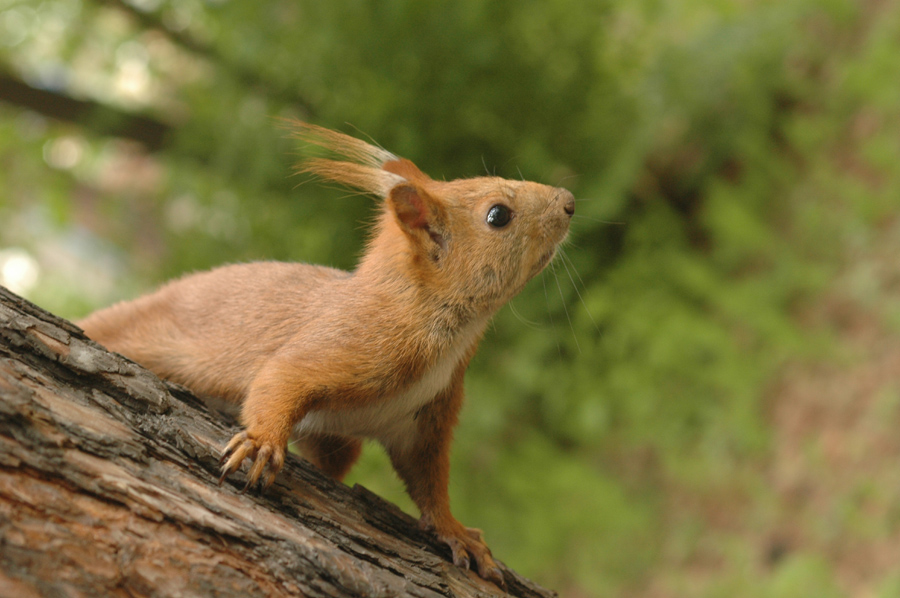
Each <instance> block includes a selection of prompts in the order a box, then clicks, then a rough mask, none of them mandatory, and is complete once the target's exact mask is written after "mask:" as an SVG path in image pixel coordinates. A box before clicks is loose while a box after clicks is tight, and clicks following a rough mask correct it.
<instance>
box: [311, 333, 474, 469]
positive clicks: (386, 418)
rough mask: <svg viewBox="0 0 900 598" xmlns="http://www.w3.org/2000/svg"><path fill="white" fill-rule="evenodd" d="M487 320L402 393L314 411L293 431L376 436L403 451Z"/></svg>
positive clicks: (458, 340) (460, 336) (458, 342)
mask: <svg viewBox="0 0 900 598" xmlns="http://www.w3.org/2000/svg"><path fill="white" fill-rule="evenodd" d="M485 324H486V322H474V323H472V324H469V325H468V326H467V327H466V328H464V329H463V330H462V331H460V333H459V335H458V336H457V338H456V341H455V342H454V344H453V345H452V346H451V347H450V349H449V350H448V351H447V352H446V353H445V354H444V355H443V357H441V358H440V359H439V360H438V362H437V363H436V364H435V365H434V366H432V368H431V369H429V370H428V371H427V372H425V374H424V375H423V376H422V377H421V378H420V379H419V380H418V381H417V382H415V383H414V384H412V385H411V386H410V387H409V388H407V389H406V390H404V391H403V392H401V393H399V394H397V395H394V396H391V397H384V400H382V401H379V402H378V403H377V404H375V405H370V406H367V407H363V408H360V409H345V410H341V411H312V412H310V413H309V414H307V415H306V417H304V418H303V420H302V421H301V422H300V423H298V424H297V425H296V426H295V427H294V433H295V434H296V435H297V436H299V437H302V436H303V435H305V434H310V433H312V434H316V433H319V434H336V435H340V436H353V437H357V438H374V439H376V440H378V441H379V442H381V443H382V444H383V445H384V446H386V447H390V448H391V449H393V450H399V451H401V452H402V451H403V450H405V449H406V448H408V447H409V446H410V445H411V444H412V442H413V440H414V439H415V436H416V427H415V426H416V420H415V417H416V412H417V411H418V410H419V409H420V408H421V407H422V406H424V405H426V404H428V403H430V402H431V401H433V400H434V399H435V397H437V395H438V394H439V393H440V392H441V391H443V390H444V389H446V388H447V387H448V386H449V385H450V380H451V378H452V376H453V373H454V372H455V371H456V368H457V366H459V363H460V361H461V360H462V359H463V357H464V356H465V354H466V352H467V351H468V350H469V349H470V348H471V346H472V344H473V343H474V342H476V341H477V339H478V337H479V335H480V334H481V331H482V330H483V328H484V325H485Z"/></svg>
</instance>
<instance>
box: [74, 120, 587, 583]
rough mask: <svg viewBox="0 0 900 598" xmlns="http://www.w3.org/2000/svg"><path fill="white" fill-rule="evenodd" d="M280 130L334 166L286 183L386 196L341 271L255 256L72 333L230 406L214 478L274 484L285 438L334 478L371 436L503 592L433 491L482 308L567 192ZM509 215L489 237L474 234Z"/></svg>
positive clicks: (521, 267) (515, 279)
mask: <svg viewBox="0 0 900 598" xmlns="http://www.w3.org/2000/svg"><path fill="white" fill-rule="evenodd" d="M292 127H293V128H294V133H295V135H296V136H297V137H298V138H299V139H301V140H304V141H306V142H307V143H310V144H312V145H317V146H320V147H322V148H324V149H326V150H328V151H330V152H331V153H333V154H335V155H337V156H338V157H341V158H344V159H345V160H334V159H327V158H321V157H318V158H313V159H311V160H308V161H307V162H305V163H304V164H303V165H302V166H301V167H300V171H302V172H308V173H312V174H315V175H316V176H318V177H321V178H323V179H327V180H331V181H335V182H338V183H340V184H344V185H349V186H352V187H355V188H357V189H361V190H363V191H367V192H370V193H373V194H375V195H377V196H379V197H380V198H382V199H383V202H382V209H381V214H380V216H379V218H378V221H377V223H376V225H375V230H374V232H373V235H372V237H371V240H370V242H369V244H368V246H367V249H366V251H365V254H364V255H363V257H362V259H361V261H360V263H359V265H358V267H357V268H356V270H355V271H353V272H352V273H351V272H343V271H340V270H335V269H332V268H325V267H323V266H314V265H309V264H287V263H279V262H258V263H252V264H240V265H231V266H223V267H220V268H217V269H215V270H212V271H209V272H203V273H199V274H193V275H189V276H186V277H184V278H181V279H179V280H176V281H173V282H170V283H168V284H167V285H165V286H163V287H162V288H160V289H159V290H158V291H156V292H155V293H151V294H150V295H146V296H143V297H139V298H138V299H135V300H133V301H130V302H125V303H120V304H117V305H113V306H112V307H109V308H107V309H104V310H100V311H98V312H96V313H94V314H92V315H91V316H89V317H88V318H86V319H85V320H83V321H82V322H80V324H81V326H82V327H83V328H84V329H85V331H86V332H87V334H88V335H89V336H90V337H91V338H93V339H95V340H97V341H98V342H101V343H103V344H105V345H106V346H107V347H109V348H110V349H112V350H115V351H118V352H120V353H122V354H124V355H126V356H127V357H130V358H132V359H134V360H135V361H137V362H139V363H142V364H144V365H145V366H147V367H148V368H150V369H151V370H153V371H154V372H156V373H157V374H158V375H160V376H163V377H166V378H169V379H171V380H174V381H176V382H179V383H181V384H184V385H186V386H188V387H189V388H191V389H192V390H194V391H195V392H196V393H197V394H199V395H201V396H208V397H214V398H218V399H224V400H225V401H230V402H232V403H240V404H241V420H242V423H243V425H244V428H245V429H244V431H243V432H241V433H239V434H237V435H235V437H234V438H233V439H232V440H231V442H230V443H229V444H228V446H227V447H226V449H225V452H224V457H223V459H224V460H225V465H224V467H223V477H225V476H226V475H229V474H232V473H233V472H235V471H236V470H237V469H238V467H239V466H240V465H241V463H242V462H243V461H244V460H246V459H248V458H251V459H253V461H254V462H253V465H252V467H251V469H250V471H249V473H248V484H253V483H261V484H263V485H264V486H267V485H269V484H271V483H272V482H273V481H274V479H275V476H276V474H277V473H278V470H279V469H280V468H281V467H282V464H283V462H284V454H285V450H286V447H287V443H288V440H289V439H290V438H291V436H292V435H293V436H294V437H295V438H298V440H299V444H300V446H301V448H302V449H303V451H304V454H305V455H306V456H308V457H309V458H310V459H311V460H312V461H313V463H315V464H316V465H317V466H319V467H320V468H321V469H322V470H323V471H325V472H326V473H327V474H329V475H331V476H333V477H335V478H337V479H341V478H342V477H343V476H344V475H345V474H346V472H347V471H348V470H349V469H350V467H351V466H352V465H353V463H354V461H355V460H356V458H357V457H358V455H359V448H360V440H361V439H362V438H374V439H376V440H377V441H379V442H380V443H381V444H382V445H384V447H385V448H386V450H387V452H388V454H389V455H390V457H391V461H392V463H393V465H394V468H395V469H396V471H397V472H398V474H399V475H400V477H401V478H402V479H403V481H404V483H405V484H406V487H407V490H408V491H409V494H410V496H411V497H412V499H413V500H414V501H415V503H416V505H417V506H418V507H419V509H420V511H421V513H422V519H421V521H422V524H423V525H424V526H426V527H429V528H432V529H434V531H435V533H436V534H437V535H438V537H440V538H441V539H442V540H443V541H444V542H446V543H447V544H448V545H449V546H450V547H451V549H452V551H453V560H454V562H455V563H456V564H457V565H460V566H468V565H469V563H470V559H471V560H474V565H475V568H477V570H478V573H479V574H480V575H481V576H482V577H484V578H485V579H489V580H491V581H494V582H496V583H498V584H501V585H502V584H503V578H502V575H501V573H500V570H499V568H498V567H497V566H496V564H495V563H494V561H493V559H492V558H491V554H490V551H489V550H488V548H487V546H486V544H485V543H484V540H483V539H482V538H481V535H480V532H478V531H477V530H472V529H468V528H465V527H463V526H462V525H461V524H460V523H459V522H458V521H457V520H456V519H455V518H454V517H453V515H452V514H451V512H450V505H449V497H448V494H447V485H448V479H449V452H450V444H451V439H452V434H453V428H454V426H455V425H456V422H457V414H458V412H459V409H460V407H461V405H462V402H463V378H464V375H465V371H466V367H467V366H468V363H469V360H470V359H471V357H472V356H473V355H474V353H475V350H476V348H477V346H478V342H479V340H480V338H481V335H482V334H483V332H484V329H485V327H486V326H487V323H488V321H489V320H490V318H491V316H492V315H493V313H494V312H495V311H496V310H497V309H499V308H500V307H501V306H502V305H503V304H504V303H506V302H507V301H508V300H509V299H510V298H511V297H512V296H514V295H515V294H516V293H518V291H519V290H520V289H521V288H522V287H523V286H524V285H525V283H526V282H528V280H530V279H531V278H532V277H533V276H534V275H535V274H537V273H538V272H539V271H540V270H541V269H542V268H543V267H544V266H545V265H546V264H547V263H548V261H549V260H550V259H551V258H552V256H553V254H554V252H555V250H556V247H557V245H558V244H559V243H560V242H561V241H562V240H563V238H564V237H565V235H566V233H567V231H568V226H569V220H570V218H571V215H572V213H573V212H574V206H575V204H574V200H573V198H572V195H571V193H569V192H568V191H565V190H564V189H556V188H552V187H548V186H545V185H540V184H537V183H531V182H526V181H510V180H505V179H500V178H497V177H479V178H473V179H462V180H456V181H449V182H444V181H435V180H432V179H431V178H429V177H428V176H427V175H425V174H424V173H422V172H421V171H420V170H419V169H418V168H417V167H416V166H415V165H414V164H413V163H412V162H410V161H409V160H405V159H403V158H399V157H397V156H395V155H393V154H391V153H390V152H388V151H386V150H384V149H381V148H377V147H374V146H372V145H370V144H368V143H365V142H363V141H360V140H358V139H354V138H352V137H349V136H346V135H343V134H341V133H338V132H335V131H330V130H328V129H324V128H322V127H317V126H314V125H309V124H305V123H296V122H295V123H292ZM497 206H502V207H503V208H504V209H508V210H509V212H508V213H509V214H510V218H509V220H508V223H507V224H506V225H505V226H502V227H496V226H492V225H491V224H490V223H489V222H488V216H487V215H488V213H489V212H490V211H491V210H492V209H493V208H495V207H497Z"/></svg>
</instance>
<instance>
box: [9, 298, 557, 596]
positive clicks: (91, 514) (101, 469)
mask: <svg viewBox="0 0 900 598" xmlns="http://www.w3.org/2000/svg"><path fill="white" fill-rule="evenodd" d="M233 432H234V427H233V423H229V422H227V421H225V420H224V419H223V417H222V416H221V415H220V414H218V413H211V412H210V411H209V410H208V409H207V407H206V406H205V405H203V404H202V403H201V402H200V401H199V400H197V399H196V398H194V397H193V396H192V395H191V394H190V393H189V392H187V391H185V390H184V389H182V388H180V387H178V386H175V385H172V384H170V383H167V382H164V381H161V380H159V379H158V378H156V377H155V376H154V375H153V374H151V373H150V372H148V371H147V370H145V369H143V368H141V367H140V366H138V365H136V364H134V363H132V362H130V361H128V360H127V359H125V358H123V357H121V356H119V355H116V354H112V353H109V352H107V351H105V350H104V349H103V348H102V347H100V346H99V345H97V344H95V343H93V342H92V341H90V340H88V339H87V338H86V337H85V336H84V334H83V333H82V332H81V330H79V329H78V328H77V327H76V326H74V325H73V324H71V323H69V322H66V321H65V320H61V319H59V318H56V317H55V316H53V315H51V314H49V313H47V312H44V311H43V310H41V309H40V308H38V307H36V306H34V305H32V304H30V303H28V302H27V301H24V300H22V299H20V298H18V297H16V296H15V295H13V294H12V293H10V292H8V291H7V290H6V289H4V288H2V287H0V596H16V597H22V598H27V597H31V596H48V597H49V596H166V597H175V596H242V597H244V596H247V597H255V596H421V597H437V596H476V595H477V596H490V595H501V594H502V592H501V591H500V590H499V589H497V588H496V586H494V585H493V584H489V583H487V582H485V581H483V580H481V579H479V578H478V577H476V576H475V575H474V574H472V573H470V572H467V571H462V570H460V569H458V568H457V567H454V566H453V564H452V563H451V562H449V560H448V559H449V556H450V555H449V550H447V549H446V548H445V547H444V546H442V545H440V544H439V543H437V542H436V540H435V539H434V537H433V536H432V535H430V534H428V533H425V532H422V531H420V530H418V529H417V527H416V523H415V521H414V520H413V519H412V518H411V517H409V516H408V515H405V514H404V513H402V512H401V511H399V510H398V509H397V508H396V507H394V506H393V505H391V504H389V503H386V502H385V501H383V500H381V499H380V498H378V497H377V496H375V495H373V494H371V493H370V492H368V491H367V490H365V489H364V488H362V487H359V486H357V487H354V488H352V489H351V488H348V487H346V486H344V485H342V484H338V483H335V482H333V481H332V480H330V479H329V478H327V477H325V476H323V475H322V474H320V473H319V472H318V471H317V470H315V468H313V467H312V466H311V465H309V464H307V463H306V462H305V461H302V460H300V459H298V458H295V457H294V456H289V458H288V460H287V464H286V465H285V468H284V470H283V471H282V472H281V474H280V475H279V479H278V481H277V482H276V484H275V485H274V486H273V487H272V488H270V489H269V491H268V492H267V493H266V494H265V495H264V496H258V495H251V494H240V492H239V490H240V488H241V480H240V476H236V478H237V479H235V480H234V481H229V482H226V483H225V484H224V485H222V486H219V485H218V484H217V479H218V458H219V454H220V450H221V448H222V447H223V446H224V445H225V443H226V442H227V440H228V439H229V438H230V437H231V435H232V434H233ZM504 576H505V578H506V582H507V584H508V585H509V590H510V593H511V594H512V595H515V596H528V597H537V596H552V595H553V593H552V592H550V591H548V590H545V589H542V588H540V587H538V586H536V585H535V584H533V583H531V582H530V581H528V580H526V579H524V578H522V577H521V576H519V575H518V574H516V573H515V572H513V571H511V570H508V569H505V570H504Z"/></svg>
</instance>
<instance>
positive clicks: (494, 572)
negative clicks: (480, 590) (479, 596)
mask: <svg viewBox="0 0 900 598" xmlns="http://www.w3.org/2000/svg"><path fill="white" fill-rule="evenodd" d="M432 523H433V522H432V521H431V519H430V518H427V519H426V518H425V517H423V518H422V519H421V520H420V521H419V524H420V526H421V527H424V528H427V527H430V524H432ZM460 527H461V529H459V530H456V531H453V532H450V533H446V534H442V533H438V538H439V539H440V540H441V541H442V542H444V543H445V544H447V545H448V546H449V547H450V550H451V552H452V553H453V564H454V565H456V566H457V567H459V568H461V569H472V570H475V571H476V572H477V573H478V576H479V577H481V578H482V579H484V580H486V581H490V582H493V583H495V584H496V585H497V587H499V588H501V589H503V590H504V591H505V590H506V582H505V580H504V579H503V572H502V571H501V570H500V567H498V566H497V564H496V563H495V562H494V559H493V557H492V556H491V550H490V548H488V547H487V544H485V543H484V536H483V534H482V533H481V530H479V529H476V528H463V527H462V526H460Z"/></svg>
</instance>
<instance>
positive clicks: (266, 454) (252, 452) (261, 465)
mask: <svg viewBox="0 0 900 598" xmlns="http://www.w3.org/2000/svg"><path fill="white" fill-rule="evenodd" d="M285 445H286V443H284V442H277V441H268V440H262V439H261V438H256V437H254V435H252V434H251V433H249V432H247V431H244V432H240V433H239V434H235V435H234V438H232V439H231V442H229V443H228V446H226V447H225V451H224V452H223V453H222V459H221V460H220V461H219V463H224V465H222V476H221V477H220V478H219V483H220V484H221V483H222V481H223V480H224V479H225V478H226V477H228V476H229V475H231V474H232V473H234V472H235V471H237V469H238V467H240V466H241V463H243V462H244V459H246V458H247V457H251V458H252V459H253V467H251V468H250V473H249V474H248V475H247V484H246V485H245V486H244V489H243V490H242V492H246V491H247V489H248V488H250V486H252V485H253V484H256V483H257V482H260V478H262V474H263V472H264V471H265V470H266V469H267V468H268V472H267V475H266V477H265V478H264V481H263V482H261V485H262V490H265V489H266V488H268V487H269V486H271V485H272V482H274V481H275V476H276V475H278V471H279V470H280V469H281V467H282V466H283V465H284V447H285Z"/></svg>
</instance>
